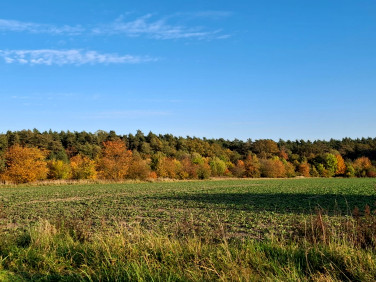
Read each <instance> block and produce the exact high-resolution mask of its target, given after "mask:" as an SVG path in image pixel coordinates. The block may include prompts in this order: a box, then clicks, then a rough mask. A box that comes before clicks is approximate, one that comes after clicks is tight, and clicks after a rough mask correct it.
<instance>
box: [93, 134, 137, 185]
mask: <svg viewBox="0 0 376 282" xmlns="http://www.w3.org/2000/svg"><path fill="white" fill-rule="evenodd" d="M131 162H132V151H129V150H127V149H126V147H125V143H124V142H122V141H120V140H115V141H106V142H104V143H103V149H102V152H101V156H100V158H99V159H98V161H97V168H98V176H99V178H102V179H112V180H120V179H124V178H125V177H126V176H127V173H128V169H129V166H130V164H131Z"/></svg>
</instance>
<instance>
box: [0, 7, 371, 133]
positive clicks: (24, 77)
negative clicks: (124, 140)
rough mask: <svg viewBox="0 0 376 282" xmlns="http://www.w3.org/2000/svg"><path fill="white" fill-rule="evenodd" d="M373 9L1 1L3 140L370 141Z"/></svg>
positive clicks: (1, 124)
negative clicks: (21, 133)
mask: <svg viewBox="0 0 376 282" xmlns="http://www.w3.org/2000/svg"><path fill="white" fill-rule="evenodd" d="M375 15H376V1H374V0H372V1H363V0H359V1H348V0H338V1H336V0H323V1H321V0H310V1H308V0H304V1H302V0H296V1H292V0H287V1H280V0H274V1H272V0H268V1H251V0H246V1H237V0H235V1H227V0H226V1H223V0H216V1H202V0H200V1H193V0H192V1H180V0H174V1H151V0H150V1H142V0H141V1H114V0H112V1H94V0H90V1H89V0H86V1H83V0H82V1H72V0H65V1H47V0H45V1H41V0H34V1H28V0H24V1H19V0H12V1H10V0H6V1H1V2H0V101H1V110H0V120H1V122H0V132H6V131H7V130H21V129H33V128H37V129H39V130H41V131H43V130H49V129H52V130H57V131H60V130H77V131H81V130H85V131H91V132H95V131H96V130H98V129H102V130H107V131H109V130H115V131H116V132H117V133H120V134H127V133H135V132H136V130H137V129H141V130H142V131H143V132H145V133H148V132H149V131H153V132H154V133H162V134H164V133H172V134H174V135H179V136H186V135H189V136H198V137H208V138H211V137H214V138H220V137H223V138H226V139H233V138H238V139H244V140H245V139H247V138H252V139H259V138H272V139H275V140H278V139H279V138H282V139H311V140H313V139H330V138H342V137H353V138H355V137H368V136H371V137H375V132H376V130H375V129H376V114H375V106H376V16H375Z"/></svg>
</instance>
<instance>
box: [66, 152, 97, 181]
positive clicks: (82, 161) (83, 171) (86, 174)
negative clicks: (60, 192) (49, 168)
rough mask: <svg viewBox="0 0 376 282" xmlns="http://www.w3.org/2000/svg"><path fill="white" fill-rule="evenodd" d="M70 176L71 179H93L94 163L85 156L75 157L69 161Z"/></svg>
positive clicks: (95, 175) (94, 173) (95, 173)
mask: <svg viewBox="0 0 376 282" xmlns="http://www.w3.org/2000/svg"><path fill="white" fill-rule="evenodd" d="M70 168H71V175H72V178H73V179H95V178H96V177H97V172H96V170H95V161H93V160H91V159H89V158H88V157H86V156H82V155H80V154H79V155H76V156H74V157H72V158H71V159H70Z"/></svg>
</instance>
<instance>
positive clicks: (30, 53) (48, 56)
mask: <svg viewBox="0 0 376 282" xmlns="http://www.w3.org/2000/svg"><path fill="white" fill-rule="evenodd" d="M0 57H2V58H3V59H4V61H5V62H6V63H8V64H12V63H18V64H28V65H47V66H51V65H84V64H92V65H94V64H137V63H144V62H150V61H156V60H157V59H156V58H150V57H141V56H132V55H118V54H102V53H99V52H97V51H84V50H78V49H72V50H52V49H40V50H0Z"/></svg>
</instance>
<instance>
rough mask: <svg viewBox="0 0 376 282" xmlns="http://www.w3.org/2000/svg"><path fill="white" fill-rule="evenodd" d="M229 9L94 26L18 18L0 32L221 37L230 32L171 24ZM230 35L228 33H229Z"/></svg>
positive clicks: (1, 26)
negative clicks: (56, 23) (37, 21)
mask: <svg viewBox="0 0 376 282" xmlns="http://www.w3.org/2000/svg"><path fill="white" fill-rule="evenodd" d="M230 15H231V13H229V12H222V11H203V12H196V13H177V14H173V15H169V16H166V17H163V18H159V19H158V18H155V17H153V16H152V15H151V14H147V15H145V16H142V17H139V18H136V19H133V20H129V21H125V20H124V17H123V16H121V17H119V18H118V19H116V20H115V21H113V22H112V23H107V24H103V25H97V26H94V27H90V26H86V27H83V26H80V25H76V26H70V25H63V26H56V25H52V24H39V23H33V22H22V21H16V20H7V19H0V32H1V31H3V32H7V31H11V32H29V33H47V34H53V35H82V34H93V35H108V34H110V35H114V34H122V35H125V36H128V37H140V36H145V37H148V38H153V39H182V38H196V39H221V38H224V37H226V36H227V35H225V34H222V33H221V31H220V30H206V29H204V28H202V27H188V26H185V25H179V24H174V23H171V21H172V19H174V20H175V21H176V18H198V17H201V18H202V17H204V18H214V19H218V18H223V17H228V16H230ZM227 37H228V36H227Z"/></svg>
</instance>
